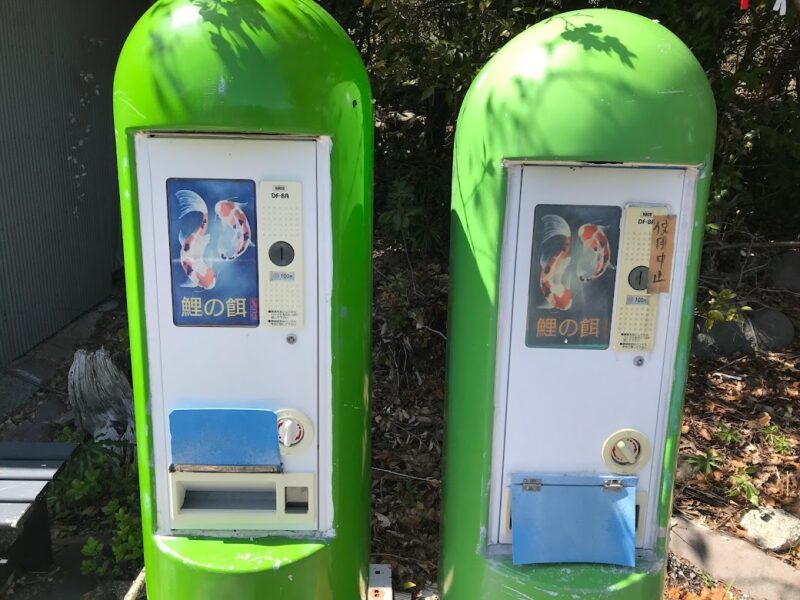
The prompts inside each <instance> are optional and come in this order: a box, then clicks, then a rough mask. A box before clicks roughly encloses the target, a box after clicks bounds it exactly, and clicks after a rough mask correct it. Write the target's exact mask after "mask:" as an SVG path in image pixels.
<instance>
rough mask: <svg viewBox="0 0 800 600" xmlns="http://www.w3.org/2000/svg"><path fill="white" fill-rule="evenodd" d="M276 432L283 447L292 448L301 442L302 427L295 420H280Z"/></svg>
mask: <svg viewBox="0 0 800 600" xmlns="http://www.w3.org/2000/svg"><path fill="white" fill-rule="evenodd" d="M278 431H279V435H280V441H281V444H283V445H284V446H294V445H295V444H299V443H300V442H301V441H302V440H303V426H302V425H301V424H300V422H299V421H297V419H291V418H289V419H281V421H280V423H278Z"/></svg>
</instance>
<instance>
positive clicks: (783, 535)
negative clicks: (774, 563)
mask: <svg viewBox="0 0 800 600" xmlns="http://www.w3.org/2000/svg"><path fill="white" fill-rule="evenodd" d="M742 527H744V528H745V530H746V532H747V533H746V535H747V538H748V539H749V540H750V541H752V542H753V543H754V544H756V545H757V546H759V547H760V548H764V549H765V550H772V551H773V552H784V551H785V550H788V549H789V548H792V547H793V546H796V545H797V544H798V543H800V519H798V518H797V517H793V516H792V515H790V514H789V513H787V512H784V511H782V510H780V509H777V508H757V509H755V510H751V511H749V512H748V513H747V514H745V516H744V517H742Z"/></svg>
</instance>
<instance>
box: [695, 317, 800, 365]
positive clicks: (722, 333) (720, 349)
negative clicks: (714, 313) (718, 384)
mask: <svg viewBox="0 0 800 600" xmlns="http://www.w3.org/2000/svg"><path fill="white" fill-rule="evenodd" d="M704 326H705V321H704V320H703V319H698V320H697V322H696V323H695V328H694V338H693V339H692V353H693V354H694V355H695V356H696V357H698V358H702V359H706V360H716V359H718V358H723V357H727V356H732V355H734V354H738V353H746V352H753V351H755V350H759V351H761V352H774V351H776V350H782V349H783V348H786V347H787V346H789V345H791V343H792V342H793V341H794V336H795V329H794V324H793V323H792V320H791V319H790V318H789V317H787V316H786V315H785V314H783V313H782V312H781V311H779V310H773V309H771V308H766V309H763V310H757V311H753V312H750V313H748V314H746V315H745V317H744V318H743V319H742V320H741V321H731V322H724V323H717V324H715V325H714V327H712V328H711V330H710V331H705V327H704Z"/></svg>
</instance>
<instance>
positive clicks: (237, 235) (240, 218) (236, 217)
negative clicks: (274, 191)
mask: <svg viewBox="0 0 800 600" xmlns="http://www.w3.org/2000/svg"><path fill="white" fill-rule="evenodd" d="M245 206H247V204H246V203H245V204H241V203H239V202H234V201H233V200H220V201H219V202H217V204H216V206H214V212H215V213H216V214H217V217H219V219H220V221H222V223H223V225H224V226H225V227H226V229H225V231H224V232H223V233H222V234H220V236H219V238H218V239H219V241H218V242H217V251H218V252H219V256H220V258H222V259H223V260H234V259H237V258H239V257H240V256H241V255H242V254H244V253H245V252H246V251H247V249H248V248H249V247H250V246H255V244H254V243H253V239H252V231H251V229H250V223H249V221H248V220H247V215H245V214H244V211H243V210H242V208H243V207H245Z"/></svg>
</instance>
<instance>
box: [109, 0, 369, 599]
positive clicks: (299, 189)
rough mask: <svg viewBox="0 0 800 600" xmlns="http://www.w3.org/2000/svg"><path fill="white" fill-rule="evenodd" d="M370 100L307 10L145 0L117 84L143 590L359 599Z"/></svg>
mask: <svg viewBox="0 0 800 600" xmlns="http://www.w3.org/2000/svg"><path fill="white" fill-rule="evenodd" d="M371 113H372V109H371V98H370V90H369V85H368V82H367V77H366V73H365V70H364V67H363V65H362V63H361V60H360V58H359V56H358V53H357V51H356V49H355V48H354V46H353V44H352V43H351V42H350V40H349V39H348V37H347V35H346V34H345V32H344V31H343V30H342V29H341V28H340V27H339V26H338V25H337V24H336V23H335V22H334V21H333V19H332V18H331V17H330V16H329V15H328V14H326V13H325V12H324V11H323V10H322V9H321V8H320V7H319V6H318V5H317V4H316V3H314V2H311V1H306V0H271V1H270V2H267V1H266V0H254V1H251V2H231V1H227V0H217V1H211V2H195V1H189V0H174V1H161V2H157V3H156V4H155V5H153V6H152V7H151V8H150V9H149V10H148V11H147V13H146V14H145V15H144V16H143V17H142V18H141V20H140V21H139V23H138V24H137V25H136V26H135V28H134V29H133V31H132V32H131V34H130V36H129V38H128V40H127V42H126V44H125V46H124V48H123V50H122V54H121V57H120V59H119V64H118V66H117V72H116V78H115V83H114V118H115V128H116V139H117V156H118V164H119V182H120V197H121V203H122V218H123V234H124V249H125V263H126V285H127V294H128V310H129V320H130V342H131V357H132V367H133V387H134V394H135V410H136V425H137V447H138V464H139V472H140V486H141V503H142V527H143V532H144V554H145V565H146V573H147V590H148V596H149V597H150V598H154V599H158V598H164V599H169V600H176V599H180V598H187V599H198V598H214V599H217V598H224V597H231V598H237V600H239V599H246V598H265V597H269V598H274V599H275V600H328V599H337V600H338V599H345V598H348V599H349V598H362V597H364V595H365V594H366V587H367V580H368V573H367V570H368V548H369V544H368V526H369V484H368V473H369V466H368V465H369V463H368V451H369V443H368V441H369V426H368V414H369V368H368V366H369V360H370V355H369V338H370V289H371V283H370V281H371V272H370V256H371V254H370V252H371V225H372V222H371V220H372V198H371V184H372V182H371V177H372V116H371Z"/></svg>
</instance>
